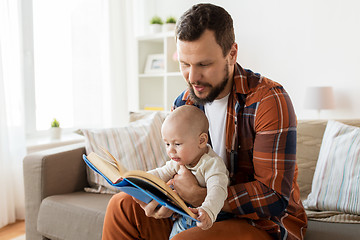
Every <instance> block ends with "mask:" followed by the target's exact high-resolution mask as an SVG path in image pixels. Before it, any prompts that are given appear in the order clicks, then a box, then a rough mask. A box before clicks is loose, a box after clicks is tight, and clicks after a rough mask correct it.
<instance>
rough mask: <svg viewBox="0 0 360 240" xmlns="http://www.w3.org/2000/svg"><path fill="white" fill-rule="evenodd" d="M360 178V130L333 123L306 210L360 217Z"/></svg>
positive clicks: (322, 149) (322, 148)
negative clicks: (338, 212)
mask: <svg viewBox="0 0 360 240" xmlns="http://www.w3.org/2000/svg"><path fill="white" fill-rule="evenodd" d="M359 178H360V128H358V127H354V126H349V125H345V124H343V123H340V122H336V121H329V122H328V124H327V126H326V129H325V132H324V136H323V141H322V144H321V148H320V153H319V158H318V161H317V164H316V169H315V174H314V178H313V182H312V188H311V193H310V194H309V196H308V197H307V199H306V200H305V201H304V206H305V208H307V209H310V210H328V211H341V212H344V213H349V214H358V215H360V180H359Z"/></svg>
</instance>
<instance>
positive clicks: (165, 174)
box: [149, 105, 229, 239]
mask: <svg viewBox="0 0 360 240" xmlns="http://www.w3.org/2000/svg"><path fill="white" fill-rule="evenodd" d="M208 128H209V122H208V120H207V118H206V116H205V114H204V112H203V111H201V110H200V109H199V108H197V107H195V106H191V105H185V106H181V107H179V108H177V109H175V110H174V111H173V112H172V113H171V114H170V115H169V116H168V117H167V118H166V119H165V121H164V123H163V125H162V128H161V133H162V137H163V140H164V142H165V144H166V152H167V154H168V156H169V157H170V159H171V160H169V161H168V162H166V164H165V165H164V166H163V167H160V168H156V169H154V170H151V171H149V173H151V174H154V175H156V176H158V177H160V178H161V179H162V180H164V181H165V182H167V181H169V180H170V179H172V178H173V176H174V175H175V174H177V173H178V172H179V171H180V170H181V168H182V167H186V168H187V169H189V170H190V171H191V172H192V173H193V174H194V176H195V177H196V179H197V181H198V183H199V185H200V186H201V187H206V188H207V196H206V198H205V200H204V202H203V203H202V205H201V206H200V207H198V208H197V209H196V210H197V211H196V210H194V209H193V212H198V218H197V219H198V220H199V221H200V222H195V221H194V220H192V219H190V218H186V217H183V216H181V217H180V218H178V219H177V220H176V221H175V222H174V225H173V229H172V232H171V235H170V239H171V238H172V237H173V236H174V235H175V234H177V233H179V232H181V231H184V230H186V229H188V228H191V227H194V226H195V225H197V226H198V227H200V228H201V229H203V230H206V229H209V228H210V227H211V226H212V224H213V223H214V222H215V220H216V217H217V215H218V214H219V212H220V210H221V209H222V207H223V205H224V201H225V199H226V198H227V186H228V184H229V178H228V171H227V169H226V166H225V164H224V161H223V160H222V158H221V157H219V156H218V155H217V154H216V153H215V152H214V151H213V150H212V148H211V146H210V145H208V144H207V142H208Z"/></svg>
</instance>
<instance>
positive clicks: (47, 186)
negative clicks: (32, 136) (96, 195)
mask: <svg viewBox="0 0 360 240" xmlns="http://www.w3.org/2000/svg"><path fill="white" fill-rule="evenodd" d="M84 153H85V147H84V144H83V143H81V144H74V145H69V146H65V147H60V148H54V149H50V150H46V151H41V152H37V153H33V154H30V155H27V156H26V157H25V158H24V161H23V169H24V186H25V209H26V211H25V221H26V237H27V239H41V236H40V235H39V233H38V232H37V230H36V228H37V217H38V212H39V208H40V204H41V201H42V200H43V199H44V198H46V197H48V196H51V195H57V194H64V193H71V192H76V191H81V190H83V189H84V187H86V186H88V183H87V178H86V165H85V162H84V161H83V159H82V155H83V154H84Z"/></svg>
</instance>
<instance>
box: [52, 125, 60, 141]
mask: <svg viewBox="0 0 360 240" xmlns="http://www.w3.org/2000/svg"><path fill="white" fill-rule="evenodd" d="M50 131H51V139H52V140H59V139H60V138H61V128H59V127H52V128H51V129H50Z"/></svg>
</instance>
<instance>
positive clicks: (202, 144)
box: [199, 133, 208, 148]
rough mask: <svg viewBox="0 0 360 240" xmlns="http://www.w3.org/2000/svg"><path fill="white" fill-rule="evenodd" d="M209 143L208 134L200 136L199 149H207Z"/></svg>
mask: <svg viewBox="0 0 360 240" xmlns="http://www.w3.org/2000/svg"><path fill="white" fill-rule="evenodd" d="M207 142H208V135H207V133H202V134H200V136H199V147H200V148H203V147H205V146H206V144H207Z"/></svg>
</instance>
